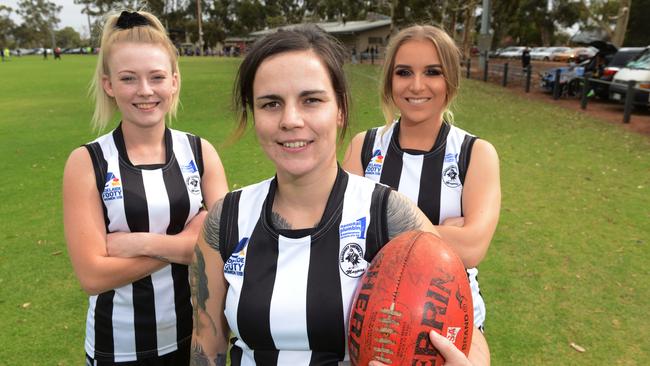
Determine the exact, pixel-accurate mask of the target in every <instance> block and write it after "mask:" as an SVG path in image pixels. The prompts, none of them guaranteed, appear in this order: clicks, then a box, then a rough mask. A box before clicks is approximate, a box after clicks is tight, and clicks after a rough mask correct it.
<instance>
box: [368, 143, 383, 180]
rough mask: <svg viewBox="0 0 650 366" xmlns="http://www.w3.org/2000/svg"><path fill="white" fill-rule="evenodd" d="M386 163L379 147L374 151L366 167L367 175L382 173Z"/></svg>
mask: <svg viewBox="0 0 650 366" xmlns="http://www.w3.org/2000/svg"><path fill="white" fill-rule="evenodd" d="M383 164H384V156H383V155H382V154H381V150H379V149H377V150H375V152H373V153H372V157H371V158H370V162H369V163H368V166H367V167H366V174H365V175H366V176H369V175H377V176H378V175H380V174H381V166H382V165H383Z"/></svg>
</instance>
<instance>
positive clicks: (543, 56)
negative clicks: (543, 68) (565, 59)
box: [531, 47, 569, 61]
mask: <svg viewBox="0 0 650 366" xmlns="http://www.w3.org/2000/svg"><path fill="white" fill-rule="evenodd" d="M568 49H569V47H549V48H547V49H546V50H544V51H542V52H539V53H538V54H537V58H533V59H535V60H543V61H552V60H553V55H554V54H556V53H560V52H565V51H567V50H568ZM531 56H532V55H531Z"/></svg>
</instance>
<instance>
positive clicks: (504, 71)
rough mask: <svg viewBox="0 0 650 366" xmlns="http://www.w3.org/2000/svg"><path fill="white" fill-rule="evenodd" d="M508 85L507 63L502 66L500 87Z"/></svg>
mask: <svg viewBox="0 0 650 366" xmlns="http://www.w3.org/2000/svg"><path fill="white" fill-rule="evenodd" d="M506 85H508V63H507V62H506V63H505V64H503V80H502V81H501V86H506Z"/></svg>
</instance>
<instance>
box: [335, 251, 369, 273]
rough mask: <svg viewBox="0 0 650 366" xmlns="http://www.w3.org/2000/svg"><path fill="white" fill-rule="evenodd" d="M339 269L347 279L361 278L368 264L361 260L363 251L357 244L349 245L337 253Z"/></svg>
mask: <svg viewBox="0 0 650 366" xmlns="http://www.w3.org/2000/svg"><path fill="white" fill-rule="evenodd" d="M339 267H341V271H342V272H343V273H345V275H346V276H348V277H353V278H357V277H361V275H362V274H364V272H366V269H367V268H368V262H366V260H365V259H363V249H361V245H359V244H357V243H350V244H347V245H346V246H345V247H343V250H342V251H341V253H339Z"/></svg>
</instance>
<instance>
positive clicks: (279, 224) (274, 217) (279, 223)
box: [271, 211, 291, 229]
mask: <svg viewBox="0 0 650 366" xmlns="http://www.w3.org/2000/svg"><path fill="white" fill-rule="evenodd" d="M271 223H272V224H273V226H274V227H275V228H276V229H291V224H290V223H289V222H288V221H287V220H286V219H285V218H284V217H282V216H280V214H278V213H277V212H275V211H274V212H271Z"/></svg>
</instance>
